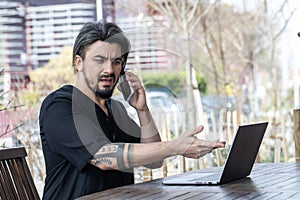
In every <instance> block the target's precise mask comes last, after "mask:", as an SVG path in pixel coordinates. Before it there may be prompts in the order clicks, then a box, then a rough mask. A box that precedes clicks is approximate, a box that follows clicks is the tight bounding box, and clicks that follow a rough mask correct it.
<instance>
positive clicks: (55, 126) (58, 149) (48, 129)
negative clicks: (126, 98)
mask: <svg viewBox="0 0 300 200" xmlns="http://www.w3.org/2000/svg"><path fill="white" fill-rule="evenodd" d="M88 111H89V108H86V110H85V111H84V110H82V109H80V108H79V107H77V106H76V105H75V106H74V104H72V102H71V101H70V100H66V99H64V100H58V101H54V102H53V103H51V104H50V105H49V106H48V107H47V109H46V110H45V111H44V113H43V124H42V126H43V131H44V133H45V137H46V140H47V141H48V145H49V147H50V148H51V150H52V151H53V152H55V153H57V154H60V155H62V156H63V157H65V158H66V159H67V160H68V161H70V162H71V163H72V164H73V165H74V166H75V167H76V168H77V169H78V170H79V171H81V170H82V169H83V168H84V166H85V165H86V164H87V163H88V161H89V160H90V159H91V158H92V157H93V155H94V154H95V153H96V152H97V151H98V150H99V149H100V148H101V147H102V146H103V145H105V144H107V143H108V139H107V138H106V136H105V134H104V133H103V131H102V130H101V127H100V126H99V124H97V123H95V121H94V120H93V116H91V115H93V113H92V112H91V113H86V112H88Z"/></svg>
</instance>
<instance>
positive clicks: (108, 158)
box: [90, 143, 131, 169]
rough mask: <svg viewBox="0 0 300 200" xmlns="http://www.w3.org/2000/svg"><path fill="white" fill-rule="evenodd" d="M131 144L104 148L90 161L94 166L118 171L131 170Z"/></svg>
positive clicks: (115, 144) (116, 144)
mask: <svg viewBox="0 0 300 200" xmlns="http://www.w3.org/2000/svg"><path fill="white" fill-rule="evenodd" d="M130 146H131V145H130V144H128V143H113V144H107V145H105V146H103V147H102V148H101V149H100V150H99V151H98V152H97V153H96V154H95V155H94V158H93V159H91V160H90V163H91V164H92V165H96V166H97V165H101V164H102V165H106V166H108V167H113V168H116V169H125V168H130V167H131V165H130V161H131V158H130V157H131V156H130V155H129V154H130Z"/></svg>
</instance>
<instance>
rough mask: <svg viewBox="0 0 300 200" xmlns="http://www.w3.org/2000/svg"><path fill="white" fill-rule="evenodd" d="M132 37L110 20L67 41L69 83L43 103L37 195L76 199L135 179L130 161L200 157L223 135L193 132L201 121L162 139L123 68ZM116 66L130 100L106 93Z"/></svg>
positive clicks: (158, 162)
mask: <svg viewBox="0 0 300 200" xmlns="http://www.w3.org/2000/svg"><path fill="white" fill-rule="evenodd" d="M129 51H130V43H129V41H128V39H127V38H126V37H125V36H124V34H123V33H122V30H121V29H120V28H119V27H118V26H117V25H115V24H113V23H106V22H97V23H87V24H86V25H84V27H83V28H82V29H81V31H80V33H79V35H78V36H77V38H76V41H75V44H74V48H73V67H74V71H75V73H76V82H75V84H74V86H72V85H65V86H62V87H61V88H60V89H58V90H56V91H54V92H52V93H51V94H49V95H48V96H47V97H46V99H45V100H44V102H43V103H42V106H41V111H40V118H39V120H40V135H41V141H42V146H43V153H44V157H45V163H46V175H47V177H46V180H45V187H44V194H43V199H60V200H62V199H74V198H76V197H80V196H82V195H87V194H90V193H94V192H98V191H102V190H105V189H109V188H114V187H119V186H123V185H128V184H132V183H134V179H133V174H132V169H133V167H136V166H147V167H151V168H154V167H160V166H161V164H162V161H163V159H165V158H167V157H170V156H174V155H183V156H186V157H189V158H199V157H201V156H204V155H206V154H207V153H209V152H211V151H212V150H213V149H215V148H219V147H224V145H225V142H208V141H203V140H198V139H196V138H195V135H196V134H197V133H199V132H201V131H202V129H203V127H202V126H200V127H197V128H195V129H194V130H193V131H187V132H185V133H184V134H183V135H182V136H181V137H179V138H177V139H174V140H172V141H165V142H162V141H161V139H160V136H159V133H158V130H157V128H156V126H155V124H154V122H153V120H152V116H151V113H150V112H149V109H148V106H147V104H146V97H145V90H144V88H143V86H142V83H141V81H140V79H139V78H138V77H137V76H136V75H135V74H133V73H132V72H129V71H126V72H125V69H124V68H125V63H126V60H127V56H128V52H129ZM120 74H125V76H126V79H127V81H128V82H129V84H130V86H131V88H132V89H133V90H134V93H133V95H132V96H131V98H130V100H129V103H130V105H131V106H132V107H134V108H135V109H136V111H137V114H138V117H139V121H140V126H138V125H137V124H136V123H135V122H134V121H133V120H132V119H131V118H130V117H129V116H128V114H127V112H126V110H125V108H124V106H123V105H122V103H120V102H118V101H116V100H114V99H111V96H112V94H113V91H114V88H115V86H116V85H117V82H118V79H119V76H120Z"/></svg>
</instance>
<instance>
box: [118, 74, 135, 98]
mask: <svg viewBox="0 0 300 200" xmlns="http://www.w3.org/2000/svg"><path fill="white" fill-rule="evenodd" d="M119 85H120V88H121V92H122V94H123V97H124V99H125V101H129V99H130V97H131V95H132V93H133V90H132V88H131V87H130V86H129V83H128V81H127V80H126V76H125V75H121V76H120V78H119Z"/></svg>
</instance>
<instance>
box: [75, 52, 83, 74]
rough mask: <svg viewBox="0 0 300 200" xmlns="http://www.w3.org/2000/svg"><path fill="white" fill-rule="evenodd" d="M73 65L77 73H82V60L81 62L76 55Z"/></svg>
mask: <svg viewBox="0 0 300 200" xmlns="http://www.w3.org/2000/svg"><path fill="white" fill-rule="evenodd" d="M74 63H75V69H76V70H77V71H82V70H83V67H82V65H83V60H82V58H81V56H79V55H76V56H75V61H74Z"/></svg>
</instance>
